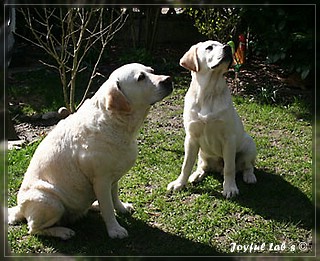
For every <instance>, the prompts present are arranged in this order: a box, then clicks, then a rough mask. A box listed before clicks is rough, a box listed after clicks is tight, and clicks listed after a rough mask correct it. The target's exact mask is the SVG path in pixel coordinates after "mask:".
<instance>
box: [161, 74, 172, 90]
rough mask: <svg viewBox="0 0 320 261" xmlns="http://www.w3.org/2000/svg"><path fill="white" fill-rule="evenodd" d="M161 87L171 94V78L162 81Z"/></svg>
mask: <svg viewBox="0 0 320 261" xmlns="http://www.w3.org/2000/svg"><path fill="white" fill-rule="evenodd" d="M161 83H162V84H163V86H164V87H165V88H166V89H168V91H170V92H172V90H173V83H172V78H171V77H170V76H168V77H167V78H166V79H164V80H163V81H162V82H161Z"/></svg>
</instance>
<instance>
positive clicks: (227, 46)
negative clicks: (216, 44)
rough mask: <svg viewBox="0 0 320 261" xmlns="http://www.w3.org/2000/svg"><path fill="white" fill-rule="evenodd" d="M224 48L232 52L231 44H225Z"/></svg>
mask: <svg viewBox="0 0 320 261" xmlns="http://www.w3.org/2000/svg"><path fill="white" fill-rule="evenodd" d="M223 50H224V51H225V52H226V53H228V52H231V47H230V45H229V44H226V45H225V46H223Z"/></svg>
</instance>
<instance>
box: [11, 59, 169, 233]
mask: <svg viewBox="0 0 320 261" xmlns="http://www.w3.org/2000/svg"><path fill="white" fill-rule="evenodd" d="M152 72H153V69H152V68H150V67H146V66H144V65H141V64H128V65H124V66H122V67H120V68H119V69H117V70H115V71H114V72H113V73H112V74H111V75H110V77H109V79H108V80H107V81H106V82H105V83H104V84H103V85H102V86H101V87H100V89H99V90H98V91H97V92H96V94H95V95H94V96H93V97H92V98H91V99H88V100H87V101H85V103H84V104H83V105H82V106H81V107H80V109H79V110H78V111H77V112H76V113H74V114H72V115H70V116H69V117H67V118H66V119H65V120H62V121H60V122H59V124H58V125H57V126H56V127H55V128H54V129H53V130H52V131H51V132H50V133H49V134H48V136H47V137H46V138H45V139H44V140H43V141H42V142H41V143H40V145H39V146H38V148H37V150H36V151H35V153H34V155H33V158H32V160H31V162H30V165H29V167H28V169H27V172H26V173H25V176H24V180H23V183H22V185H21V188H20V190H19V193H18V205H17V206H16V207H13V208H10V209H9V220H8V221H9V224H13V223H15V222H18V221H21V220H23V219H26V220H27V222H28V228H29V233H32V234H39V235H47V236H55V237H60V238H62V239H68V238H70V237H71V236H73V235H74V231H73V230H71V229H69V228H67V227H64V226H61V225H60V224H63V223H65V222H66V221H68V222H70V221H74V220H76V219H77V218H79V217H81V216H83V215H85V214H86V212H87V211H88V209H89V208H90V207H91V205H92V204H93V203H94V204H93V205H94V206H95V208H97V205H98V204H97V203H96V202H94V201H95V200H96V199H97V200H98V202H99V207H100V211H101V214H102V217H103V219H104V221H105V224H106V227H107V231H108V235H109V236H110V237H111V238H124V237H126V236H127V235H128V233H127V230H126V229H125V228H123V227H122V226H120V225H119V223H118V222H117V220H116V217H115V214H114V209H116V210H117V211H119V212H131V210H132V209H133V208H132V205H131V204H128V203H123V202H121V201H120V199H119V197H118V180H119V179H120V178H121V177H122V176H123V175H124V174H125V173H126V172H127V171H128V170H129V169H130V168H131V167H132V165H133V164H134V162H135V160H136V157H137V144H136V136H137V133H138V130H139V127H140V126H141V124H142V123H143V120H144V119H145V116H146V115H147V113H148V111H149V109H150V107H151V105H152V104H154V103H155V102H158V101H160V100H162V99H163V98H164V97H166V96H167V95H169V94H170V93H171V92H172V81H171V78H170V77H169V76H161V75H155V74H153V73H152Z"/></svg>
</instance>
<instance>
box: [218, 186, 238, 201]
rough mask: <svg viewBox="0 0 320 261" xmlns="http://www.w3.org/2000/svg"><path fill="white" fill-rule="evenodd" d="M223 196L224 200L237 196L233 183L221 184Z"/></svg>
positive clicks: (236, 188) (236, 189)
mask: <svg viewBox="0 0 320 261" xmlns="http://www.w3.org/2000/svg"><path fill="white" fill-rule="evenodd" d="M222 194H223V196H225V197H226V198H232V197H234V196H236V195H238V194H239V189H238V187H237V185H236V183H235V182H233V183H231V184H227V183H226V182H224V183H223V192H222Z"/></svg>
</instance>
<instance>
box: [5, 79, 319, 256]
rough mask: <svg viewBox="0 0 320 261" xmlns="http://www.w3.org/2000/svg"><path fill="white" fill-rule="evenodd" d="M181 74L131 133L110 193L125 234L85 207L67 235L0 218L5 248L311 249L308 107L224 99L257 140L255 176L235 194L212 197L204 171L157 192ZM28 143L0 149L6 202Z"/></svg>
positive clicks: (167, 171) (175, 133)
mask: <svg viewBox="0 0 320 261" xmlns="http://www.w3.org/2000/svg"><path fill="white" fill-rule="evenodd" d="M189 80H190V78H189V75H188V76H179V77H176V79H175V90H174V92H173V94H172V95H171V96H170V97H168V98H166V99H165V100H164V101H163V102H161V103H159V104H157V105H155V106H154V107H153V108H152V110H151V112H150V114H149V116H148V118H147V119H146V122H145V124H144V126H143V127H142V129H141V132H140V135H139V137H138V144H139V151H140V152H139V157H138V160H137V162H136V164H135V166H134V167H133V168H132V169H131V170H130V171H129V172H128V173H127V175H125V176H124V177H123V178H122V180H121V183H120V198H121V199H122V200H123V201H128V202H131V203H133V205H134V207H135V212H134V213H133V214H132V215H131V216H127V215H119V216H118V220H119V222H120V224H122V225H123V226H124V227H125V228H127V230H128V232H129V237H128V238H126V239H123V240H112V239H109V238H108V236H107V231H106V228H105V225H104V223H103V221H102V218H101V217H100V215H99V214H98V213H95V212H89V214H88V215H87V216H86V217H84V218H82V219H81V220H79V221H78V222H76V223H75V224H73V225H71V228H72V229H73V230H75V231H76V236H75V237H74V238H72V239H70V240H68V241H62V240H60V239H56V238H46V237H42V236H31V235H28V234H27V225H26V224H25V223H23V224H19V225H17V226H9V227H8V239H9V244H10V247H11V251H12V252H13V253H15V254H29V253H30V254H31V253H54V254H59V255H77V256H110V255H121V256H127V255H129V256H149V255H156V256H163V255H165V256H166V255H177V256H188V255H197V256H203V255H206V256H215V255H226V254H237V255H239V254H243V253H244V252H245V250H244V247H245V245H250V244H253V246H256V247H259V249H258V248H256V249H255V250H252V252H254V253H263V254H264V255H265V254H270V253H272V254H277V255H279V254H283V255H288V254H291V253H294V254H295V255H311V254H312V253H313V250H314V245H312V242H313V244H314V241H313V239H314V234H313V228H314V222H315V221H314V203H313V200H314V198H313V195H314V191H313V190H314V188H315V187H314V186H313V185H314V182H313V175H312V125H311V122H310V118H311V116H310V115H309V117H302V116H301V115H308V113H309V112H306V111H307V109H306V107H305V106H304V105H303V103H301V102H299V101H298V100H297V101H296V102H294V103H291V104H289V105H286V106H284V105H267V104H260V103H259V102H257V101H255V100H252V99H251V100H250V99H249V98H242V97H235V98H234V104H235V106H236V108H237V110H238V112H239V114H240V116H241V118H242V119H243V121H244V125H245V128H246V130H247V131H248V132H249V133H250V135H252V137H253V138H254V140H255V141H256V144H257V148H258V158H257V162H256V170H255V173H256V176H257V180H258V182H257V184H253V185H248V184H245V183H244V182H243V181H242V177H241V175H239V176H237V184H238V187H239V190H240V195H239V196H237V197H235V198H232V199H231V200H227V199H225V198H224V197H223V196H222V181H223V179H222V177H221V176H219V175H217V174H214V173H212V174H211V175H208V176H207V177H206V178H205V179H204V180H203V181H202V182H200V183H199V184H196V185H188V186H187V187H186V188H185V189H183V190H181V191H179V192H175V193H173V194H167V192H166V186H167V184H168V183H169V182H171V181H173V180H174V179H176V178H177V176H178V175H179V173H180V168H181V165H182V162H183V157H184V149H183V142H184V135H185V133H184V129H183V125H182V112H183V99H184V95H185V92H186V88H187V86H188V84H189ZM304 112H306V113H304ZM37 145H38V143H34V144H32V145H29V146H26V147H25V148H23V149H21V150H12V151H9V152H8V162H9V165H8V184H7V185H8V205H9V206H13V205H15V203H16V194H17V191H18V189H19V186H20V184H21V181H22V178H23V174H24V172H25V170H26V168H27V166H28V163H29V161H30V159H31V157H32V155H33V152H34V150H35V148H36V146H37ZM233 245H235V246H236V248H235V251H233V249H232V246H233ZM281 247H282V249H281ZM248 251H249V250H248ZM245 254H248V253H245ZM249 254H250V253H249Z"/></svg>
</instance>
